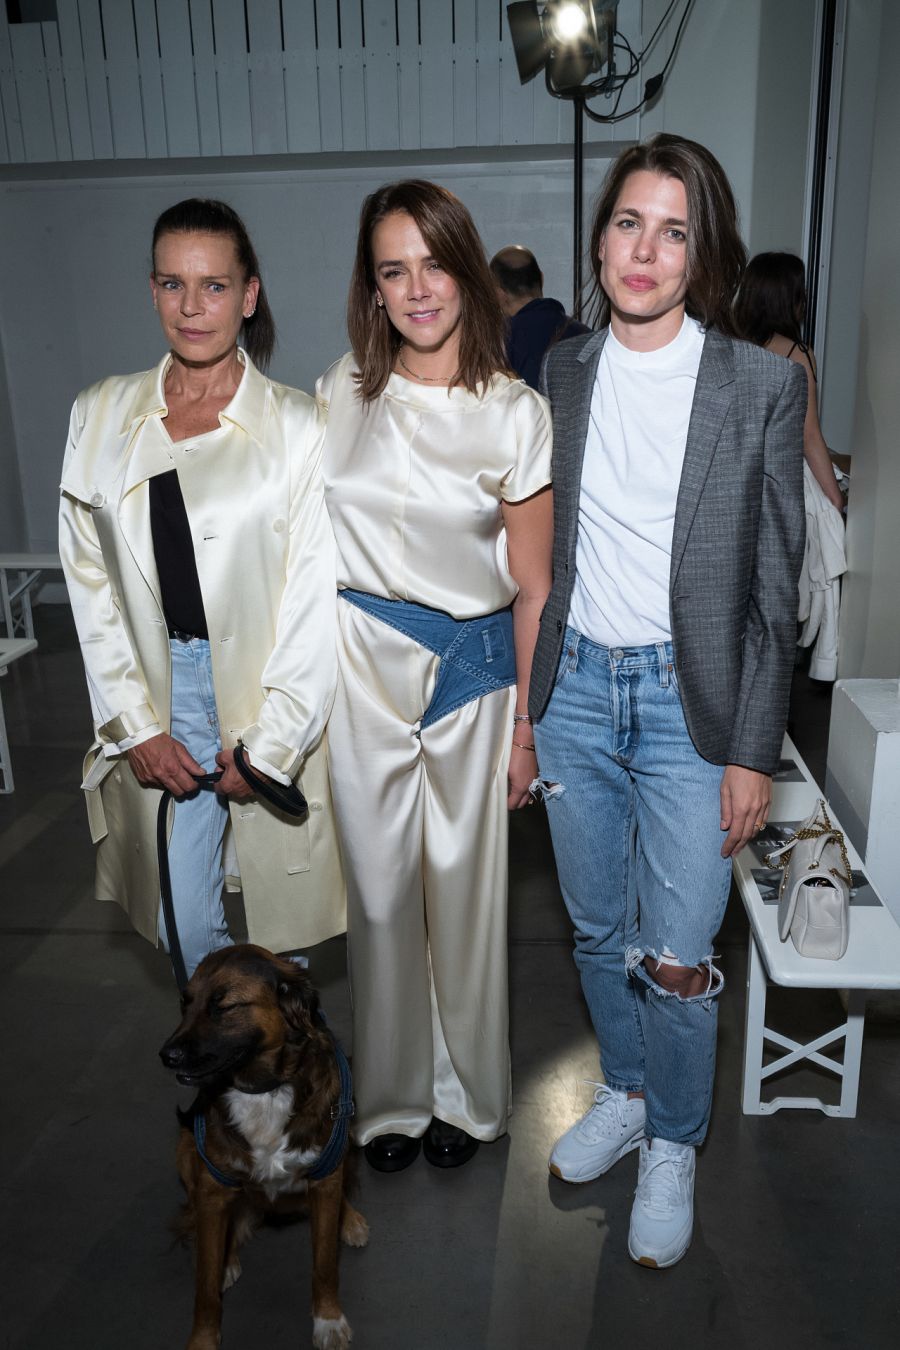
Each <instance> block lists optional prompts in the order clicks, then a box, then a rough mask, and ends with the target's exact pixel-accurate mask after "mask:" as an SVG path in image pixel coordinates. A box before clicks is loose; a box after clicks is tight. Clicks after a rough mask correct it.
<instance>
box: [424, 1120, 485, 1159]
mask: <svg viewBox="0 0 900 1350" xmlns="http://www.w3.org/2000/svg"><path fill="white" fill-rule="evenodd" d="M477 1152H478V1140H477V1139H473V1138H472V1136H471V1135H470V1134H467V1133H466V1131H465V1130H461V1129H460V1128H459V1126H458V1125H448V1124H447V1122H446V1121H445V1120H438V1119H437V1117H435V1118H434V1119H433V1120H432V1122H431V1124H430V1125H429V1126H428V1129H427V1130H426V1131H425V1157H426V1158H427V1159H428V1161H429V1162H430V1163H431V1165H432V1167H462V1165H463V1163H467V1162H468V1161H469V1159H470V1158H472V1157H474V1156H475V1154H476V1153H477Z"/></svg>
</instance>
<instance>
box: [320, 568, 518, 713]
mask: <svg viewBox="0 0 900 1350" xmlns="http://www.w3.org/2000/svg"><path fill="white" fill-rule="evenodd" d="M338 595H339V596H340V597H341V599H342V600H346V601H347V603H348V604H351V605H356V607H357V609H361V610H363V611H364V612H365V613H366V614H371V616H372V617H373V618H374V619H380V620H381V622H382V623H386V624H387V625H388V626H389V627H390V628H396V630H397V631H398V632H399V633H404V634H405V635H406V636H407V637H409V638H412V639H413V641H414V642H418V643H419V644H420V646H422V647H426V648H427V649H428V651H430V652H434V653H435V655H436V656H439V657H440V658H441V663H440V666H439V667H438V675H437V680H436V681H435V686H434V693H433V694H432V696H431V702H430V703H429V705H428V707H427V709H426V710H425V713H424V715H423V717H422V721H421V723H420V724H419V730H422V729H424V728H425V727H430V726H431V725H432V724H433V723H434V722H438V721H440V719H441V718H442V717H446V716H447V714H448V713H452V712H455V711H456V709H457V708H462V707H463V706H464V704H466V703H471V702H472V700H473V699H476V698H481V696H482V694H492V693H494V691H495V690H497V689H507V688H508V687H509V686H510V685H511V684H515V682H516V651H515V646H514V644H513V624H512V610H511V609H509V608H507V609H498V610H495V612H494V613H493V614H484V615H482V616H481V617H480V618H477V619H454V618H453V616H452V615H451V614H445V613H444V611H443V610H441V609H430V608H429V607H428V606H427V605H416V604H413V602H412V601H411V600H386V599H384V597H383V596H380V595H369V594H368V592H366V591H354V590H350V589H347V590H342V591H338ZM415 734H416V735H418V734H419V731H418V730H417V731H416V733H415Z"/></svg>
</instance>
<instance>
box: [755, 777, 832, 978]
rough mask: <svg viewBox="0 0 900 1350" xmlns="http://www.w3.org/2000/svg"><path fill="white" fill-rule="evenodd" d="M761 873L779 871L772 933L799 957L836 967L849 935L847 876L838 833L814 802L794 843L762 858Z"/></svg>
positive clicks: (825, 813) (821, 802)
mask: <svg viewBox="0 0 900 1350" xmlns="http://www.w3.org/2000/svg"><path fill="white" fill-rule="evenodd" d="M765 862H766V866H767V867H780V868H783V869H784V871H783V875H782V878H781V889H780V890H779V892H778V933H779V936H780V938H781V940H782V942H786V941H787V938H788V934H790V937H791V941H792V942H793V944H794V946H795V947H796V948H797V951H798V952H799V953H800V955H801V956H813V957H816V958H818V959H819V960H821V961H839V960H840V958H841V957H842V956H843V955H844V952H845V951H846V950H847V941H848V938H849V935H850V886H851V884H852V873H851V869H850V860H849V858H848V857H847V845H846V842H845V840H844V835H843V832H842V831H841V830H838V829H836V828H835V826H834V825H832V823H831V821H830V819H829V818H828V811H827V809H826V806H825V802H824V801H823V800H822V798H821V797H820V798H819V800H818V802H817V803H816V809H815V811H814V812H813V813H812V815H811V816H810V817H809V819H808V820H805V821H804V822H803V824H802V825H800V826H799V828H798V829H797V831H796V833H795V834H794V837H793V838H792V839H789V840H788V841H787V843H786V844H782V845H781V847H780V848H776V849H773V850H772V851H771V853H768V854H766V858H765Z"/></svg>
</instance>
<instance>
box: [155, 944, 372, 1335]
mask: <svg viewBox="0 0 900 1350" xmlns="http://www.w3.org/2000/svg"><path fill="white" fill-rule="evenodd" d="M182 1011H183V1016H182V1019H181V1024H180V1025H179V1027H178V1029H177V1030H176V1031H175V1032H174V1033H173V1035H172V1036H170V1037H169V1039H168V1040H167V1041H166V1043H165V1045H164V1046H163V1048H162V1049H161V1050H160V1052H159V1053H160V1056H161V1058H162V1061H163V1063H164V1064H165V1065H166V1067H167V1068H169V1069H174V1071H175V1075H176V1077H177V1079H178V1081H179V1082H180V1083H188V1084H191V1085H195V1086H197V1087H198V1088H199V1094H198V1096H197V1099H196V1101H195V1103H194V1105H193V1107H192V1108H191V1110H190V1112H179V1119H180V1120H181V1134H180V1136H179V1140H178V1154H177V1160H178V1172H179V1175H180V1176H181V1180H182V1182H183V1183H184V1187H185V1190H186V1191H187V1203H186V1205H185V1211H184V1230H185V1232H186V1233H188V1234H189V1235H191V1236H192V1237H193V1238H194V1239H195V1241H196V1247H197V1286H196V1295H195V1301H194V1326H193V1330H192V1331H191V1338H190V1340H189V1341H188V1350H214V1348H215V1347H216V1346H218V1345H219V1343H220V1337H221V1325H222V1294H223V1292H224V1290H226V1289H228V1288H230V1286H231V1285H232V1284H234V1282H235V1280H236V1279H237V1278H238V1276H239V1275H240V1273H241V1265H240V1261H239V1259H238V1248H239V1247H240V1245H241V1243H242V1242H243V1241H244V1240H245V1239H246V1238H247V1237H248V1236H249V1235H250V1233H252V1232H253V1230H254V1228H255V1227H256V1226H257V1224H258V1223H259V1221H260V1220H261V1218H262V1216H263V1214H264V1213H265V1211H266V1210H269V1209H272V1208H273V1207H276V1208H278V1209H281V1210H283V1209H285V1208H289V1207H293V1206H296V1205H297V1203H298V1202H300V1203H303V1202H308V1205H309V1212H310V1220H311V1226H312V1240H313V1278H312V1315H313V1345H314V1346H315V1347H316V1350H345V1347H346V1346H347V1345H349V1343H350V1338H351V1331H350V1327H349V1325H348V1323H347V1320H346V1318H345V1317H344V1315H343V1313H342V1312H341V1309H340V1304H339V1303H338V1237H339V1236H340V1237H341V1238H342V1239H343V1241H344V1242H346V1243H348V1244H349V1245H350V1246H352V1247H363V1246H365V1244H366V1242H367V1241H368V1236H369V1229H368V1225H367V1223H366V1221H365V1219H364V1218H363V1217H362V1215H361V1214H359V1213H357V1211H356V1210H355V1209H354V1208H353V1207H352V1205H351V1204H350V1203H349V1201H348V1200H347V1197H346V1194H345V1175H344V1171H345V1169H344V1154H345V1152H346V1115H347V1114H349V1111H350V1109H351V1108H350V1103H349V1085H348V1080H349V1075H347V1078H346V1079H342V1074H341V1069H340V1061H339V1059H338V1057H337V1054H336V1049H335V1042H334V1039H333V1037H332V1035H331V1033H330V1032H329V1031H328V1029H327V1027H326V1026H325V1023H324V1021H323V1019H322V1017H321V1015H320V1013H319V1003H318V998H317V996H316V993H315V991H314V989H313V987H312V985H311V983H310V981H309V979H308V978H307V976H306V974H305V973H304V971H302V970H301V969H300V968H299V967H298V966H297V965H296V964H295V963H294V962H292V961H286V960H283V959H282V958H281V957H278V956H273V955H272V953H271V952H268V951H266V950H265V949H264V948H262V947H252V946H239V947H226V948H223V949H222V950H221V951H217V952H213V953H212V955H211V956H208V957H207V958H206V960H205V961H203V962H202V963H201V964H200V965H199V966H198V967H197V970H196V971H195V972H194V975H193V976H192V978H191V981H190V983H189V984H188V986H187V988H186V989H185V991H184V994H183V996H182ZM332 1163H335V1164H336V1165H335V1166H334V1167H333V1170H330V1171H329V1172H328V1175H327V1176H321V1177H319V1178H318V1179H315V1174H316V1173H317V1172H319V1171H323V1170H325V1169H327V1168H329V1167H330V1166H331V1164H332ZM310 1173H312V1174H313V1176H310Z"/></svg>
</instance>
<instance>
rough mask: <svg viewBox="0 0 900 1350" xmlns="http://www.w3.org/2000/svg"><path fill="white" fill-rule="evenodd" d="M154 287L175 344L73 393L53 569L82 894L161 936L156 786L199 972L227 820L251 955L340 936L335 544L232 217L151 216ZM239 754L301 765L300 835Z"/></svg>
mask: <svg viewBox="0 0 900 1350" xmlns="http://www.w3.org/2000/svg"><path fill="white" fill-rule="evenodd" d="M151 287H152V292H153V300H154V305H155V307H156V309H157V311H158V313H159V318H160V321H161V324H162V328H163V333H164V335H165V338H166V340H167V343H168V345H169V347H170V351H169V352H168V353H167V354H166V356H165V357H164V358H163V360H162V361H161V362H160V364H159V365H158V366H157V367H156V369H155V370H150V371H147V372H146V373H143V374H138V375H130V376H121V377H113V378H111V379H106V380H102V381H100V383H99V384H96V385H94V386H93V387H92V388H90V389H87V390H85V391H84V392H83V393H82V394H80V395H79V397H78V399H77V400H76V403H75V407H74V409H73V412H72V420H71V428H70V434H69V444H68V448H67V451H66V457H65V465H64V468H63V477H62V501H61V509H60V556H61V559H62V562H63V566H64V568H65V572H66V579H67V582H68V586H69V594H70V598H71V602H72V609H73V613H74V616H75V623H76V626H77V629H78V635H79V638H80V641H81V648H82V653H83V657H84V663H85V669H86V673H87V680H88V687H89V690H90V696H91V704H92V711H93V718H94V725H95V735H96V741H95V744H94V746H93V748H92V751H91V752H90V754H89V756H88V763H87V765H86V768H87V770H88V772H87V776H86V779H85V784H84V786H85V788H86V789H87V797H88V814H89V818H90V823H91V832H92V836H93V839H94V841H95V842H96V843H98V844H99V849H98V859H97V894H98V897H99V898H100V899H108V900H116V901H118V902H119V903H120V904H121V905H123V906H124V908H125V909H126V910H127V911H128V913H129V915H130V917H131V919H132V922H133V923H134V925H135V927H136V929H137V930H138V932H140V933H141V934H142V935H143V936H144V937H146V938H148V939H150V941H152V942H156V940H157V935H158V934H159V936H160V937H161V938H162V940H163V941H165V933H164V932H162V931H161V929H160V918H159V911H160V904H159V872H158V866H157V860H156V842H155V821H156V812H157V805H158V802H159V795H160V790H161V789H163V788H167V789H168V790H169V791H170V792H172V793H173V795H174V796H175V797H176V798H177V799H178V801H177V804H175V806H174V810H172V811H171V814H170V822H171V829H170V839H169V866H170V872H171V878H172V891H173V898H174V903H175V910H176V918H177V924H178V932H179V938H180V945H181V947H182V952H183V956H184V961H185V966H186V968H187V972H188V974H190V973H191V971H192V970H193V969H194V967H195V966H196V965H197V964H198V963H199V961H200V960H202V958H203V957H204V956H205V955H206V954H207V952H209V951H210V950H214V949H215V948H217V947H221V946H226V945H228V944H229V943H230V942H231V938H230V936H229V933H228V929H227V925H226V922H225V917H224V912H223V907H222V890H223V882H224V881H225V870H226V868H225V861H224V851H223V841H224V835H225V831H226V826H227V825H228V823H229V820H230V825H231V828H232V832H233V843H234V852H235V853H236V859H237V869H238V871H239V874H240V885H241V889H242V891H243V895H244V903H245V910H246V918H247V926H248V930H249V935H250V938H251V940H252V941H254V942H258V943H260V944H262V945H264V946H267V947H273V948H275V949H276V950H279V949H291V948H295V947H298V946H306V945H308V944H311V943H315V942H319V941H321V940H322V939H324V938H326V937H330V936H332V935H333V934H334V933H337V932H340V931H342V929H343V926H344V900H343V882H342V876H341V870H340V861H339V854H338V849H337V841H336V836H335V834H334V828H333V821H332V814H331V803H330V796H329V789H328V781H327V769H326V765H325V762H324V749H323V748H322V747H321V745H320V741H321V737H322V731H323V727H324V724H325V719H326V717H327V715H328V711H329V708H330V705H331V699H332V696H333V686H334V680H335V663H334V657H333V646H334V613H333V611H334V599H333V597H334V540H333V535H332V533H331V528H330V525H329V523H328V518H327V513H326V511H325V505H324V498H323V493H322V487H321V479H320V459H321V443H322V432H321V421H320V419H319V417H318V414H317V411H316V407H315V404H314V402H313V400H312V399H310V398H309V397H308V396H307V395H305V394H301V393H299V392H298V391H297V390H295V389H289V388H286V387H285V386H283V385H279V384H275V383H273V382H272V381H271V380H269V379H267V378H266V377H265V376H263V375H262V374H261V373H260V372H259V370H257V368H256V366H255V365H254V364H253V361H252V360H251V356H252V357H255V358H256V359H257V360H258V361H261V362H262V363H265V362H266V361H267V360H268V357H269V355H270V354H271V350H272V346H273V344H274V336H275V330H274V323H273V321H272V316H271V312H270V310H269V307H268V303H267V301H266V297H265V294H264V291H263V288H262V284H261V282H260V279H259V265H258V262H257V258H256V254H255V252H254V250H253V247H252V244H251V243H250V240H249V238H248V236H247V232H246V230H245V228H244V225H243V223H242V222H241V220H240V219H239V217H238V216H236V215H235V213H234V212H233V211H232V210H231V208H230V207H228V206H226V205H225V204H224V203H221V202H211V201H203V200H198V199H190V200H188V201H184V202H181V203H179V204H178V205H176V206H174V207H172V208H170V209H169V210H168V211H166V212H165V213H164V214H163V215H162V216H161V217H160V219H159V220H158V221H157V224H156V228H155V230H154V235H153V274H152V276H151ZM239 335H241V336H242V337H243V340H244V343H245V347H246V350H242V349H241V348H239V347H238V346H237V341H238V337H239ZM238 740H240V741H242V742H243V744H244V746H245V747H246V750H247V752H248V758H249V760H250V762H251V764H252V765H253V766H254V768H255V770H256V771H258V772H260V773H264V774H266V775H268V776H269V777H271V778H273V779H275V780H277V781H280V782H282V783H287V782H289V781H291V780H292V779H294V778H295V777H296V776H297V775H298V773H299V772H300V771H301V770H302V780H303V790H304V792H305V794H306V796H307V798H308V799H309V801H310V807H311V810H310V814H309V819H308V822H304V823H297V822H294V821H289V820H288V819H287V818H286V817H284V816H280V815H277V814H276V813H274V812H272V811H270V810H269V809H268V808H266V807H264V806H263V805H262V804H261V802H258V801H256V800H255V799H253V798H252V797H251V794H250V789H249V788H248V787H247V785H246V784H245V782H244V780H243V778H241V777H240V775H239V774H238V772H237V770H236V768H235V765H234V759H233V749H234V746H235V745H236V743H237V742H238ZM91 766H92V767H91ZM217 767H218V768H219V769H221V770H223V776H222V778H221V780H220V781H219V782H218V784H217V785H216V788H215V792H210V791H201V792H197V791H195V790H194V789H195V787H196V784H195V781H194V777H193V775H199V774H202V773H204V772H209V771H212V770H215V769H216V768H217ZM186 794H187V795H186ZM170 810H171V808H170ZM230 852H231V851H230V850H229V856H230ZM229 872H230V874H231V875H232V876H233V875H234V869H233V868H230V869H229Z"/></svg>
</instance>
